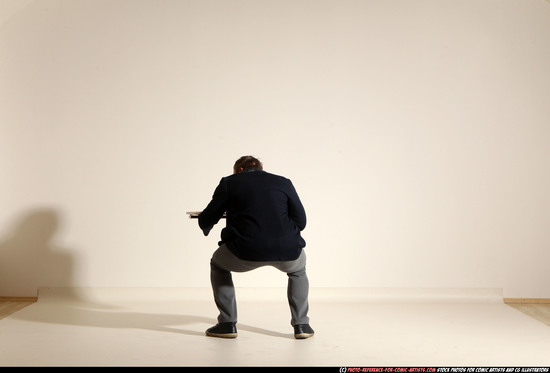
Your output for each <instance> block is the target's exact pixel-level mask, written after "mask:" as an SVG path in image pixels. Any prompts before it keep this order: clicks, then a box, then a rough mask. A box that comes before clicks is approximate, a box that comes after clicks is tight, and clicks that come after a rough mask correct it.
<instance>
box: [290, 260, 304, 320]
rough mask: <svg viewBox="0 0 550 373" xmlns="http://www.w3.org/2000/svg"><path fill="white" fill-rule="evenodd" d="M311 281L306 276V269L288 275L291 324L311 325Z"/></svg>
mask: <svg viewBox="0 0 550 373" xmlns="http://www.w3.org/2000/svg"><path fill="white" fill-rule="evenodd" d="M308 295H309V280H308V278H307V275H306V268H305V267H304V268H302V269H300V270H299V271H296V272H292V273H288V287H287V297H288V305H289V306H290V315H291V319H290V324H291V325H292V326H294V325H299V324H309V317H308V316H307V314H308V311H309V302H308Z"/></svg>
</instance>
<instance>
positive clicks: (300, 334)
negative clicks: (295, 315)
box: [294, 324, 315, 339]
mask: <svg viewBox="0 0 550 373" xmlns="http://www.w3.org/2000/svg"><path fill="white" fill-rule="evenodd" d="M313 334H315V332H314V331H313V329H311V326H309V324H301V325H294V338H296V339H306V338H309V337H313Z"/></svg>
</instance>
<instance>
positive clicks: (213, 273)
mask: <svg viewBox="0 0 550 373" xmlns="http://www.w3.org/2000/svg"><path fill="white" fill-rule="evenodd" d="M263 266H272V267H275V268H277V269H278V270H280V271H282V272H285V273H286V274H287V275H288V286H287V298H288V304H289V306H290V314H291V320H290V324H291V325H292V326H294V325H299V324H309V317H308V316H307V313H308V310H309V303H308V294H309V280H308V278H307V275H306V254H305V251H304V250H302V254H301V255H300V257H299V258H298V259H296V260H291V261H273V262H271V261H270V262H255V261H248V260H242V259H239V258H238V257H236V256H235V255H234V254H233V253H232V252H231V251H230V250H229V249H228V248H227V247H226V246H225V244H223V245H221V246H220V247H219V248H218V250H216V251H215V252H214V254H213V255H212V259H211V260H210V281H211V283H212V290H213V292H214V301H215V302H216V306H217V307H218V310H219V311H220V314H219V315H218V322H237V302H236V299H235V286H234V285H233V279H232V277H231V272H248V271H251V270H253V269H256V268H260V267H263Z"/></svg>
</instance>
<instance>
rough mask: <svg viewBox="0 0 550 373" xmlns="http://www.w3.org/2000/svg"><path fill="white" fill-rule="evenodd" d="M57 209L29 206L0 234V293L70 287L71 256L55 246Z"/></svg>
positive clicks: (32, 293)
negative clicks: (29, 209) (4, 234)
mask: <svg viewBox="0 0 550 373" xmlns="http://www.w3.org/2000/svg"><path fill="white" fill-rule="evenodd" d="M59 227H60V216H59V213H58V212H56V211H55V210H53V209H49V208H43V209H36V210H31V211H29V212H28V213H26V214H24V215H23V216H22V217H21V218H20V219H19V220H17V222H16V223H15V225H14V227H13V228H12V229H11V231H10V230H8V231H7V232H8V233H7V235H6V236H5V237H2V238H0V296H25V297H29V296H32V297H34V296H37V293H38V288H39V287H70V286H71V285H72V280H73V268H74V259H73V257H72V255H71V254H70V252H69V251H68V250H67V249H65V248H61V247H58V246H56V244H55V235H56V233H57V232H58V230H59Z"/></svg>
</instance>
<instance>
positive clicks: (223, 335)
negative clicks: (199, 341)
mask: <svg viewBox="0 0 550 373" xmlns="http://www.w3.org/2000/svg"><path fill="white" fill-rule="evenodd" d="M206 335H207V336H209V337H216V338H237V333H210V332H206Z"/></svg>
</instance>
